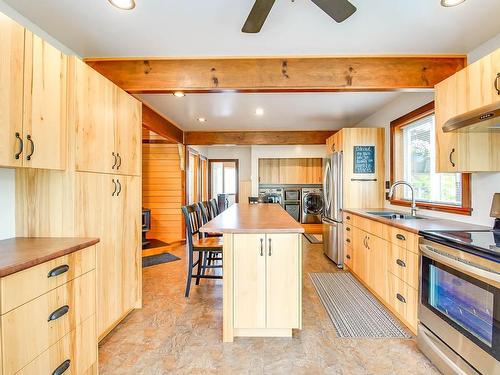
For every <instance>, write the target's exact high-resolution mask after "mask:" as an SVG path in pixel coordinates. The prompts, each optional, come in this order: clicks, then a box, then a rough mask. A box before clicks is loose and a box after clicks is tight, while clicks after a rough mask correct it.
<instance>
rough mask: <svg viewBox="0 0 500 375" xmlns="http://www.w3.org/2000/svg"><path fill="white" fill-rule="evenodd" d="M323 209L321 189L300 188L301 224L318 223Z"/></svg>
mask: <svg viewBox="0 0 500 375" xmlns="http://www.w3.org/2000/svg"><path fill="white" fill-rule="evenodd" d="M323 209H324V200H323V189H321V188H303V189H302V219H301V222H302V223H303V224H320V223H321V214H322V213H323Z"/></svg>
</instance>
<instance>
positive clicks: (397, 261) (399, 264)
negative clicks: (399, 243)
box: [396, 259, 406, 267]
mask: <svg viewBox="0 0 500 375" xmlns="http://www.w3.org/2000/svg"><path fill="white" fill-rule="evenodd" d="M396 263H397V264H398V266H400V267H406V263H405V262H403V261H402V260H401V259H397V260H396Z"/></svg>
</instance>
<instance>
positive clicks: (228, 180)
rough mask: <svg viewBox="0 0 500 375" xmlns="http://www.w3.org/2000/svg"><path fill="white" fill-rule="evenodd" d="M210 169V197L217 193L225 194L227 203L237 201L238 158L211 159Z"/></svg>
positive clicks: (215, 195) (215, 196)
mask: <svg viewBox="0 0 500 375" xmlns="http://www.w3.org/2000/svg"><path fill="white" fill-rule="evenodd" d="M209 170H210V173H209V174H210V198H217V194H227V195H228V197H227V198H228V200H229V205H231V204H233V203H236V202H238V179H239V177H238V160H236V159H224V160H222V159H218V160H215V159H211V160H209Z"/></svg>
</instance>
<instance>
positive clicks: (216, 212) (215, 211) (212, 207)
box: [208, 198, 220, 219]
mask: <svg viewBox="0 0 500 375" xmlns="http://www.w3.org/2000/svg"><path fill="white" fill-rule="evenodd" d="M208 204H209V207H210V211H211V212H210V215H212V219H213V218H214V217H216V216H217V215H219V214H220V211H219V205H218V204H217V199H215V198H214V199H210V201H209V202H208Z"/></svg>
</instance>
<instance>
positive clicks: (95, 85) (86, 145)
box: [71, 59, 118, 173]
mask: <svg viewBox="0 0 500 375" xmlns="http://www.w3.org/2000/svg"><path fill="white" fill-rule="evenodd" d="M74 64H75V72H74V75H73V77H74V80H75V82H74V90H75V100H74V103H72V106H73V110H74V112H75V113H74V116H71V117H72V118H73V121H74V122H75V124H72V126H75V128H76V155H75V159H76V170H78V171H85V172H98V173H114V172H115V171H116V169H115V168H116V166H117V165H118V158H117V156H116V152H115V131H114V121H115V119H114V102H115V95H116V88H115V85H114V84H113V83H112V82H111V81H109V80H108V79H106V78H104V77H103V76H102V75H100V74H99V73H97V72H96V71H95V70H93V69H92V68H90V67H88V66H87V65H86V64H85V63H84V62H83V61H80V60H78V59H74Z"/></svg>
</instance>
